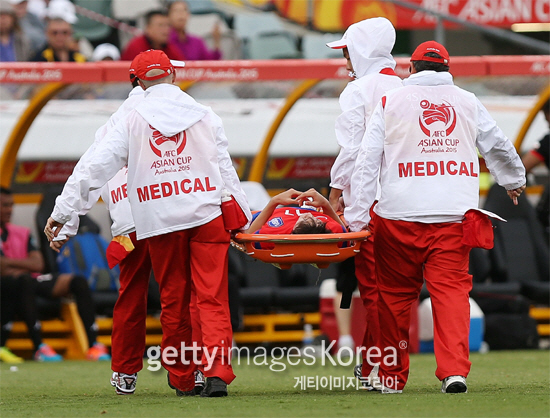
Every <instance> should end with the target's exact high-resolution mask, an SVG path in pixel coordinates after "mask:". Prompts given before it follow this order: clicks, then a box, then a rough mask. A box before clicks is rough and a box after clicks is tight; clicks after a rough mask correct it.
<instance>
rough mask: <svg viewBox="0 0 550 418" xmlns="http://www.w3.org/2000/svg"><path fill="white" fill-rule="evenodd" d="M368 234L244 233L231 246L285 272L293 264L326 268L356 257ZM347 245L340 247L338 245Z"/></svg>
mask: <svg viewBox="0 0 550 418" xmlns="http://www.w3.org/2000/svg"><path fill="white" fill-rule="evenodd" d="M370 234H371V233H370V232H369V231H361V232H345V233H341V234H281V235H271V234H243V233H238V234H236V235H235V237H234V238H233V240H232V241H231V245H232V246H233V247H235V248H237V249H238V250H240V251H242V252H244V253H246V254H247V255H249V256H250V257H252V258H255V259H257V260H261V261H263V262H264V263H270V264H273V265H274V266H275V267H277V268H279V269H281V270H287V269H289V268H290V267H292V265H293V264H311V265H313V266H315V267H317V268H319V269H324V268H327V267H328V266H329V265H330V264H331V263H338V262H341V261H344V260H346V259H347V258H350V257H353V256H355V255H356V254H357V253H358V252H359V247H360V244H361V241H364V240H366V239H367V238H368V237H369V236H370ZM343 242H347V243H348V245H347V246H345V247H340V246H339V244H341V243H343ZM256 243H270V244H273V245H274V246H275V248H272V249H263V248H256V247H255V245H254V244H256Z"/></svg>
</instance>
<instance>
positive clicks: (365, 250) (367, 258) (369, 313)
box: [355, 205, 380, 377]
mask: <svg viewBox="0 0 550 418" xmlns="http://www.w3.org/2000/svg"><path fill="white" fill-rule="evenodd" d="M373 207H374V205H373ZM370 212H371V221H370V223H369V230H370V231H371V234H372V235H371V236H370V237H369V239H368V240H366V241H363V242H362V243H361V247H360V252H359V253H358V254H357V255H356V256H355V276H356V277H357V287H358V288H359V293H360V294H361V300H362V302H363V306H364V308H365V312H366V323H367V326H366V329H365V334H364V336H363V343H362V347H364V348H365V350H364V351H363V352H362V357H363V369H362V375H363V376H365V377H366V376H368V375H369V373H370V372H371V371H372V368H373V365H374V364H375V363H377V362H379V361H380V359H379V358H378V357H377V356H375V355H374V354H375V351H373V350H371V351H369V349H370V348H371V347H376V346H377V344H378V337H379V335H380V323H379V320H378V306H377V304H378V287H377V285H376V272H375V267H374V224H375V216H376V215H375V214H374V212H373V211H372V208H371V211H370Z"/></svg>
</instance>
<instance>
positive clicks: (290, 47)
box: [247, 32, 302, 60]
mask: <svg viewBox="0 0 550 418" xmlns="http://www.w3.org/2000/svg"><path fill="white" fill-rule="evenodd" d="M247 50H248V56H247V58H250V59H256V60H261V59H290V58H302V54H301V53H300V51H298V48H297V47H296V39H295V38H294V35H292V34H291V33H290V32H274V33H261V34H258V35H257V36H255V37H254V38H252V39H250V40H249V43H248V48H247Z"/></svg>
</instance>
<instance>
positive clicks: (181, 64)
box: [170, 60, 185, 68]
mask: <svg viewBox="0 0 550 418" xmlns="http://www.w3.org/2000/svg"><path fill="white" fill-rule="evenodd" d="M170 64H172V65H173V66H174V68H183V67H185V62H183V61H178V60H170Z"/></svg>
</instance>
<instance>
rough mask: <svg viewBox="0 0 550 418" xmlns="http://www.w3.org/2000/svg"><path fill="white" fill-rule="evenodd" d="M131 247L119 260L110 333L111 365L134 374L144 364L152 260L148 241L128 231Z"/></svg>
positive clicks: (121, 371) (118, 369) (114, 369)
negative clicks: (132, 246)
mask: <svg viewBox="0 0 550 418" xmlns="http://www.w3.org/2000/svg"><path fill="white" fill-rule="evenodd" d="M130 238H131V239H132V243H133V244H134V247H135V248H134V250H133V251H132V252H130V254H128V256H127V257H126V258H125V259H124V260H122V261H121V262H120V264H119V266H120V277H119V281H120V289H119V291H118V299H117V301H116V304H115V308H114V310H113V332H112V335H111V356H112V357H111V368H112V369H113V371H115V372H119V373H127V374H132V373H137V372H139V371H140V370H141V369H142V367H143V354H144V352H145V334H146V328H145V320H146V317H147V293H148V290H149V277H150V275H151V260H150V258H149V249H148V245H147V240H139V241H138V240H137V239H136V233H135V232H133V233H132V234H130Z"/></svg>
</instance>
